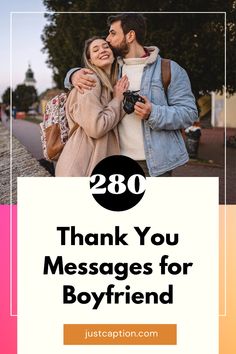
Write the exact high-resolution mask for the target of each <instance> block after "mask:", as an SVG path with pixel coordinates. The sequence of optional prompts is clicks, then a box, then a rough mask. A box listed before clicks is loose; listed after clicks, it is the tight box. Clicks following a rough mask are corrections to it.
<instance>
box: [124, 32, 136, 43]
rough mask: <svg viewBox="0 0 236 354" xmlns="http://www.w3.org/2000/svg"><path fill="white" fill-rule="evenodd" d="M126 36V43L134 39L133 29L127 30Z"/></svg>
mask: <svg viewBox="0 0 236 354" xmlns="http://www.w3.org/2000/svg"><path fill="white" fill-rule="evenodd" d="M126 36H127V41H128V43H132V42H133V41H134V40H135V39H136V34H135V32H134V31H133V30H131V31H129V32H128V33H127V35H126Z"/></svg>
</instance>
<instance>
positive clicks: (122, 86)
mask: <svg viewBox="0 0 236 354" xmlns="http://www.w3.org/2000/svg"><path fill="white" fill-rule="evenodd" d="M128 87H129V80H128V77H127V76H126V75H124V76H123V77H122V78H121V79H120V80H118V81H117V83H116V84H115V86H114V89H113V97H116V98H118V99H119V100H120V101H122V100H123V98H124V96H123V93H124V92H125V91H127V90H128Z"/></svg>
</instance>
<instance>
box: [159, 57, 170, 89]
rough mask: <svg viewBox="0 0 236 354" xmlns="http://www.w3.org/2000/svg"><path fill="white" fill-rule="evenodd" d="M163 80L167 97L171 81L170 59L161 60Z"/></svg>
mask: <svg viewBox="0 0 236 354" xmlns="http://www.w3.org/2000/svg"><path fill="white" fill-rule="evenodd" d="M161 79H162V85H163V87H164V91H165V95H166V96H167V89H168V86H169V84H170V81H171V68H170V59H161Z"/></svg>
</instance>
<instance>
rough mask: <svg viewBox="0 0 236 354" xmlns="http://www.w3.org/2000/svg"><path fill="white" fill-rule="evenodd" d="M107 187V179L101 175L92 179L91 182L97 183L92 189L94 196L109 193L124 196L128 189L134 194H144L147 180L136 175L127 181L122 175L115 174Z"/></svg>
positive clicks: (96, 175) (93, 176) (110, 178)
mask: <svg viewBox="0 0 236 354" xmlns="http://www.w3.org/2000/svg"><path fill="white" fill-rule="evenodd" d="M108 180H109V182H110V183H108V185H107V186H104V185H105V184H106V177H105V176H104V175H101V174H95V175H92V176H91V177H90V182H91V183H95V184H94V185H93V186H92V187H91V191H92V194H105V193H106V192H107V191H108V192H109V193H111V194H122V193H124V192H126V190H127V189H128V190H129V191H130V192H131V193H133V194H142V193H144V191H145V182H146V179H145V177H144V176H142V175H139V174H135V175H132V176H130V177H129V178H128V180H127V181H125V177H124V176H123V175H121V174H113V175H110V176H109V179H108Z"/></svg>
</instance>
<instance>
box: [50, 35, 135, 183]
mask: <svg viewBox="0 0 236 354" xmlns="http://www.w3.org/2000/svg"><path fill="white" fill-rule="evenodd" d="M83 59H84V63H85V66H86V67H87V68H89V69H92V70H93V72H94V74H93V76H94V78H95V80H96V86H95V87H93V88H92V89H91V90H86V91H85V92H84V93H83V94H81V93H79V92H78V90H77V89H76V88H73V90H72V91H71V93H70V94H69V96H68V99H67V102H66V115H67V119H68V122H69V127H70V130H71V131H73V129H75V128H76V125H77V124H78V127H77V129H75V131H74V132H73V133H72V135H71V137H70V138H69V140H68V141H67V143H66V145H65V147H64V149H63V151H62V153H61V156H60V158H59V160H58V162H57V166H56V176H67V177H70V176H74V177H76V176H84V177H85V176H90V175H91V172H92V171H93V169H94V167H95V166H96V164H97V163H98V162H99V161H101V160H102V159H103V158H105V157H107V156H110V155H117V154H119V153H120V150H119V140H118V132H117V124H118V123H119V121H120V120H121V119H122V114H121V112H122V109H121V102H122V100H123V92H124V91H126V90H127V88H128V80H127V77H123V78H122V79H120V80H119V81H118V82H117V83H116V84H115V82H116V78H117V63H116V60H115V58H114V55H113V52H112V50H111V48H110V46H109V44H108V43H107V42H106V41H105V40H104V39H101V38H99V37H93V38H91V39H89V40H87V41H86V42H85V48H84V53H83ZM113 86H114V87H113Z"/></svg>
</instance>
